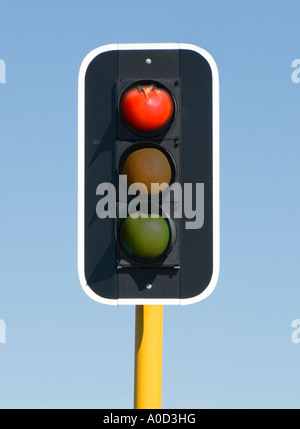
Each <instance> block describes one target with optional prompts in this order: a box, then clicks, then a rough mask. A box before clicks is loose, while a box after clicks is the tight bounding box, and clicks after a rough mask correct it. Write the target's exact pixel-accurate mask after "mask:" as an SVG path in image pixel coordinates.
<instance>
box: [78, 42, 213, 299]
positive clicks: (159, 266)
mask: <svg viewBox="0 0 300 429" xmlns="http://www.w3.org/2000/svg"><path fill="white" fill-rule="evenodd" d="M218 110H219V87H218V72H217V68H216V65H215V62H214V60H213V59H212V57H211V56H210V54H208V53H207V52H206V51H204V50H202V49H200V48H198V47H197V46H194V45H187V44H132V45H131V44H129V45H125V44H124V45H122V44H121V45H106V46H102V47H100V48H98V49H95V50H94V51H92V52H90V53H89V54H88V55H87V57H86V58H85V59H84V61H83V63H82V65H81V69H80V73H79V122H78V124H79V149H78V150H79V152H78V154H79V156H78V162H79V168H78V173H79V177H78V179H79V182H78V186H79V192H78V227H79V229H78V233H79V242H78V263H79V277H80V282H81V285H82V287H83V289H84V290H85V291H86V293H87V294H88V295H89V296H91V297H92V298H93V299H95V300H97V301H100V302H103V303H106V304H113V305H118V304H189V303H193V302H196V301H199V300H201V299H203V298H205V297H207V296H208V295H209V294H210V293H211V291H212V290H213V289H214V287H215V285H216V282H217V278H218V272H219V111H218Z"/></svg>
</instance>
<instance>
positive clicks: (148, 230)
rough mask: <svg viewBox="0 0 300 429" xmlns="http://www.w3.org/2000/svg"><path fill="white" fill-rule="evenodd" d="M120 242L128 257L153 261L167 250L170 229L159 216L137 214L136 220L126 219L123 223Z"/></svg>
mask: <svg viewBox="0 0 300 429" xmlns="http://www.w3.org/2000/svg"><path fill="white" fill-rule="evenodd" d="M121 242H122V244H123V247H124V248H125V250H126V252H127V253H128V254H129V255H131V256H133V257H135V258H139V259H155V258H158V257H159V256H161V255H162V254H163V253H164V252H165V251H166V250H167V248H168V244H169V242H170V229H169V226H168V223H167V221H166V220H165V219H164V218H162V217H161V216H159V217H151V216H150V215H146V214H139V215H138V217H136V218H133V217H128V218H127V219H125V220H124V221H123V223H122V226H121Z"/></svg>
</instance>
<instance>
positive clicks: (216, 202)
mask: <svg viewBox="0 0 300 429" xmlns="http://www.w3.org/2000/svg"><path fill="white" fill-rule="evenodd" d="M140 49H141V50H142V49H184V50H191V51H195V52H197V53H198V54H200V55H202V56H203V57H204V58H205V59H206V61H207V62H208V64H209V65H210V68H211V71H212V97H213V103H212V109H213V112H212V116H213V130H212V139H213V274H212V278H211V280H210V283H209V285H208V286H207V287H206V289H205V290H204V291H203V292H202V293H200V294H199V295H197V296H195V297H192V298H185V299H172V298H171V299H148V298H145V299H107V298H102V297H100V296H99V295H97V294H96V293H95V292H93V290H92V289H91V288H90V287H89V285H88V284H87V281H86V278H85V273H84V177H85V168H84V167H85V158H84V148H85V139H84V136H85V128H84V125H85V110H84V107H85V103H84V100H85V74H86V71H87V68H88V66H89V64H90V63H91V62H92V60H93V59H94V58H95V57H96V56H97V55H99V54H102V53H104V52H108V51H116V50H140ZM219 158H220V151H219V73H218V69H217V65H216V63H215V60H214V59H213V57H212V56H211V55H210V54H209V53H208V52H207V51H205V50H204V49H202V48H199V47H198V46H196V45H191V44H187V43H137V44H136V43H134V44H109V45H104V46H100V47H99V48H96V49H94V50H93V51H91V52H90V53H88V54H87V56H86V57H85V58H84V60H83V61H82V63H81V66H80V70H79V77H78V275H79V280H80V284H81V286H82V288H83V290H84V291H85V293H86V294H87V295H88V296H89V297H90V298H92V299H93V300H95V301H98V302H100V303H102V304H108V305H188V304H193V303H195V302H199V301H202V300H203V299H205V298H207V297H208V296H209V295H210V294H211V293H212V291H213V290H214V288H215V287H216V284H217V282H218V278H219V270H220V184H219V182H220V177H219V176H220V175H219V169H220V161H219Z"/></svg>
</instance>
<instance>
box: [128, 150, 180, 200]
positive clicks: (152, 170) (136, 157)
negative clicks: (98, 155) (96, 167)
mask: <svg viewBox="0 0 300 429" xmlns="http://www.w3.org/2000/svg"><path fill="white" fill-rule="evenodd" d="M122 174H124V175H126V176H127V185H128V186H130V185H131V184H133V183H144V184H145V185H146V186H147V191H148V194H150V193H151V194H158V193H159V190H163V189H165V188H166V187H167V185H169V183H170V182H171V178H172V169H171V165H170V162H169V160H168V158H167V157H166V155H165V154H164V153H163V152H162V151H161V150H159V149H155V148H150V147H149V148H143V149H138V150H135V151H134V152H131V153H130V155H129V156H128V157H127V158H126V160H125V162H124V164H123V168H122ZM151 184H153V185H152V189H151ZM159 184H164V185H162V186H161V187H160V189H159Z"/></svg>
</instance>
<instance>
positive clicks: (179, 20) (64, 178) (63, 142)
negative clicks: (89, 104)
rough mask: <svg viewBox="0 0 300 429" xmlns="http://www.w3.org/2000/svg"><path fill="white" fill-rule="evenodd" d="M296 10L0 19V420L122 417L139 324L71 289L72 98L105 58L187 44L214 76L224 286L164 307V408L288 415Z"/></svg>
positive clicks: (295, 368)
mask: <svg viewBox="0 0 300 429" xmlns="http://www.w3.org/2000/svg"><path fill="white" fill-rule="evenodd" d="M299 18H300V5H299V2H297V1H286V2H282V1H270V0H266V1H264V2H259V1H253V2H251V3H250V2H247V3H246V2H238V1H231V0H229V1H227V2H223V1H216V0H215V1H209V2H208V1H207V2H204V1H195V0H186V1H184V2H172V1H164V0H160V1H157V0H154V1H152V2H151V6H149V2H145V1H136V0H132V1H130V2H128V4H126V3H125V2H121V1H119V0H116V1H115V2H112V3H107V2H104V1H94V0H88V1H81V0H80V1H79V0H76V1H71V0H64V1H58V0H54V1H48V0H44V1H43V2H41V1H38V0H35V1H34V0H28V1H26V2H23V1H20V0H19V1H17V0H11V1H10V2H6V1H3V0H2V1H0V58H1V59H3V60H4V61H5V63H6V83H5V84H0V195H1V211H0V223H1V241H0V257H1V272H0V283H1V286H0V319H1V320H3V321H5V326H6V343H0V380H1V382H0V407H1V408H132V404H133V357H134V307H132V306H130V307H118V308H112V307H110V306H105V305H102V304H99V303H97V302H94V301H93V300H91V299H90V298H89V297H87V295H85V294H84V292H83V291H82V289H81V286H80V283H79V279H78V275H77V81H78V72H79V67H80V64H81V62H82V60H83V58H84V57H85V55H86V54H87V53H88V52H90V51H91V50H92V49H94V48H96V47H98V46H101V45H104V44H107V43H143V42H144V43H146V42H184V43H192V44H195V45H198V46H200V47H202V48H204V49H206V50H207V51H208V52H210V53H211V54H212V55H213V57H214V59H215V61H216V63H217V65H218V69H219V75H220V116H221V124H220V125H221V133H220V155H221V156H220V162H221V169H220V179H221V182H220V185H221V269H220V278H219V283H218V285H217V287H216V289H215V290H214V292H213V293H212V295H210V297H209V298H207V299H206V300H205V301H202V302H200V303H198V304H194V305H191V306H183V307H182V308H179V307H166V306H165V307H164V349H163V398H162V399H163V401H162V402H163V407H164V408H299V404H300V393H299V382H300V372H299V358H300V343H299V344H298V343H294V342H292V340H291V335H292V331H293V329H292V327H291V324H292V321H293V320H294V319H298V318H300V283H299V277H300V276H299V274H300V271H299V270H300V268H299V251H300V246H299V241H300V233H299V218H300V201H299V190H298V186H299V179H300V172H299V167H298V164H299V157H300V148H299V136H300V121H299V113H300V84H295V83H293V82H292V79H291V75H292V72H293V69H292V68H291V64H292V61H293V60H294V59H297V58H300V48H299V37H298V27H299Z"/></svg>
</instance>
